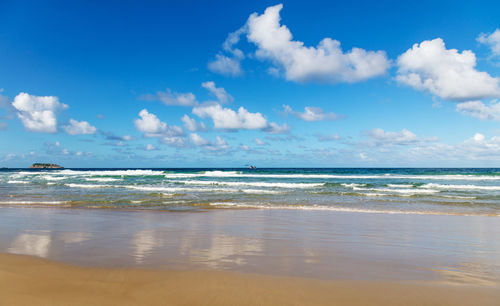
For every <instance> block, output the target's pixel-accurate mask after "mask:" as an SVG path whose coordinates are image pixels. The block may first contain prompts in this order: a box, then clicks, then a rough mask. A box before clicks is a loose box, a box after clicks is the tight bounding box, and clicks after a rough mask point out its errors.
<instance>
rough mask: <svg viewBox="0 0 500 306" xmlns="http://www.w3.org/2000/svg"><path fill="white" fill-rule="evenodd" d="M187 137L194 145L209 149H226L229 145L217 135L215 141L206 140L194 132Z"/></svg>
mask: <svg viewBox="0 0 500 306" xmlns="http://www.w3.org/2000/svg"><path fill="white" fill-rule="evenodd" d="M189 139H190V140H191V143H193V144H194V145H195V146H198V147H203V148H205V149H207V150H210V151H226V150H228V149H229V145H228V144H227V142H226V141H225V140H224V139H222V138H221V137H219V136H217V137H216V141H215V142H213V141H209V140H206V139H205V138H203V137H201V136H200V135H198V134H196V133H191V134H190V135H189Z"/></svg>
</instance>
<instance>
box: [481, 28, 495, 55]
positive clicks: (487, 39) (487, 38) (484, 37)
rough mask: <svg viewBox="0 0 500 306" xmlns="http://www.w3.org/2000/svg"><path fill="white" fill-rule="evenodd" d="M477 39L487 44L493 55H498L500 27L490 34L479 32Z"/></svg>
mask: <svg viewBox="0 0 500 306" xmlns="http://www.w3.org/2000/svg"><path fill="white" fill-rule="evenodd" d="M477 41H478V42H480V43H482V44H485V45H487V46H489V47H490V48H491V53H492V54H493V55H496V56H500V29H496V30H495V32H493V33H491V34H485V33H481V34H480V35H479V36H478V38H477Z"/></svg>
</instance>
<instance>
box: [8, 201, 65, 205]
mask: <svg viewBox="0 0 500 306" xmlns="http://www.w3.org/2000/svg"><path fill="white" fill-rule="evenodd" d="M64 203H66V202H65V201H0V204H4V205H30V204H40V205H57V204H64Z"/></svg>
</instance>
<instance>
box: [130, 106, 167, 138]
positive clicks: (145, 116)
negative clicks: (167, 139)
mask: <svg viewBox="0 0 500 306" xmlns="http://www.w3.org/2000/svg"><path fill="white" fill-rule="evenodd" d="M139 117H141V118H139V119H135V120H134V125H135V128H136V129H137V130H138V131H139V132H142V133H144V134H146V135H156V134H161V133H163V132H164V131H166V130H167V124H166V123H165V122H161V121H160V119H159V118H158V117H157V116H156V115H155V114H152V113H150V112H148V110H147V109H143V110H141V111H140V112H139ZM150 137H154V136H150Z"/></svg>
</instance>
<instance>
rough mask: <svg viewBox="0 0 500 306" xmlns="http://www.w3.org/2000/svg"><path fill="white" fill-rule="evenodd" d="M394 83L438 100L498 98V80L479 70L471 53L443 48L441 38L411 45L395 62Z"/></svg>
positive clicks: (499, 92)
mask: <svg viewBox="0 0 500 306" xmlns="http://www.w3.org/2000/svg"><path fill="white" fill-rule="evenodd" d="M397 65H398V75H397V76H396V80H397V81H398V82H400V83H402V84H406V85H408V86H411V87H413V88H414V89H416V90H421V91H428V92H430V93H432V94H434V95H436V96H438V97H440V98H443V99H448V100H455V101H464V100H477V99H482V98H487V97H495V96H500V88H499V81H500V79H499V78H495V77H492V76H490V75H489V74H488V73H486V72H482V71H478V70H476V69H475V67H476V56H475V54H474V53H473V52H472V51H470V50H464V51H462V52H458V50H456V49H446V46H445V44H444V41H443V40H442V39H441V38H436V39H434V40H426V41H423V42H421V43H420V44H414V45H413V47H412V48H411V49H408V50H407V51H406V52H405V53H403V54H401V55H400V56H399V57H398V60H397Z"/></svg>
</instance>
